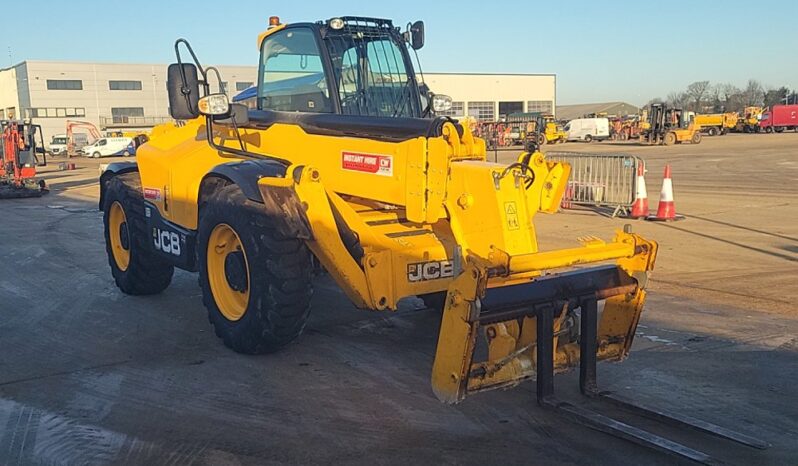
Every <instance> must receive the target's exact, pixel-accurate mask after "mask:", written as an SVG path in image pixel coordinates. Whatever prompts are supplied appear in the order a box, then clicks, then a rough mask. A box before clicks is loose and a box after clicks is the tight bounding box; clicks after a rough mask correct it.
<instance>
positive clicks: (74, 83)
mask: <svg viewBox="0 0 798 466" xmlns="http://www.w3.org/2000/svg"><path fill="white" fill-rule="evenodd" d="M47 89H48V90H50V91H82V90H83V81H81V80H79V79H48V80H47Z"/></svg>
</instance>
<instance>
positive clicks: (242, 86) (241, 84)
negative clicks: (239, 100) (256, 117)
mask: <svg viewBox="0 0 798 466" xmlns="http://www.w3.org/2000/svg"><path fill="white" fill-rule="evenodd" d="M254 84H255V83H253V82H252V81H238V82H236V91H238V92H241V91H245V90H247V89H249V88H250V87H252V86H253V85H254Z"/></svg>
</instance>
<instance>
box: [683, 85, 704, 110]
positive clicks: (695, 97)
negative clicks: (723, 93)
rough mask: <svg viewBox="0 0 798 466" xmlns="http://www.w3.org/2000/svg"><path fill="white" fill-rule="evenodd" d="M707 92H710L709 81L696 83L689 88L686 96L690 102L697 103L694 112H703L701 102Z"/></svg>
mask: <svg viewBox="0 0 798 466" xmlns="http://www.w3.org/2000/svg"><path fill="white" fill-rule="evenodd" d="M707 91H709V81H696V82H694V83H692V84H690V85H689V86H687V91H686V94H687V96H688V97H689V98H690V101H691V102H694V103H695V105H694V107H693V110H695V111H697V112H699V111H701V110H702V108H701V102H702V100H703V98H704V96H705V95H706V94H707Z"/></svg>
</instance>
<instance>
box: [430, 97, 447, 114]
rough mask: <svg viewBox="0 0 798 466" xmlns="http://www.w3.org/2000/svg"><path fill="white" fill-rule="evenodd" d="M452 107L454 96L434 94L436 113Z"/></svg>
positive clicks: (433, 104)
mask: <svg viewBox="0 0 798 466" xmlns="http://www.w3.org/2000/svg"><path fill="white" fill-rule="evenodd" d="M451 108H452V98H451V97H449V96H448V95H443V94H435V95H434V96H432V110H434V111H435V113H439V112H445V111H447V110H451Z"/></svg>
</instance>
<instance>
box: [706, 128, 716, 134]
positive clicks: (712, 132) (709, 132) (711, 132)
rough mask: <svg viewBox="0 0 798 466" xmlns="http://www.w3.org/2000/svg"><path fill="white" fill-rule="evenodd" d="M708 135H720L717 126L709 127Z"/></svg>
mask: <svg viewBox="0 0 798 466" xmlns="http://www.w3.org/2000/svg"><path fill="white" fill-rule="evenodd" d="M707 135H709V136H717V135H718V130H717V128H714V127H712V128H709V130H708V131H707Z"/></svg>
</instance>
